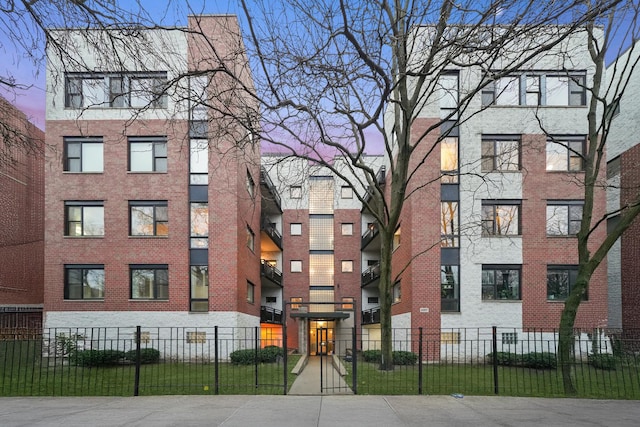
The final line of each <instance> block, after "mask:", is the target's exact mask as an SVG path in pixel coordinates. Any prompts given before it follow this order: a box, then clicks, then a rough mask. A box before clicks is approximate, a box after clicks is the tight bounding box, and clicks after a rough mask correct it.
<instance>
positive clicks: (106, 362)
mask: <svg viewBox="0 0 640 427" xmlns="http://www.w3.org/2000/svg"><path fill="white" fill-rule="evenodd" d="M123 357H124V352H123V351H120V350H82V351H78V352H76V354H75V356H74V359H75V362H76V365H78V366H83V367H85V368H89V367H97V366H112V365H117V364H118V363H119V362H120V359H122V358H123Z"/></svg>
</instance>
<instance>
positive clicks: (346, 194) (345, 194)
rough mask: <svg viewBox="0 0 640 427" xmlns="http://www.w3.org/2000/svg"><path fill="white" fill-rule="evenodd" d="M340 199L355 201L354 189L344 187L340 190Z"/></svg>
mask: <svg viewBox="0 0 640 427" xmlns="http://www.w3.org/2000/svg"><path fill="white" fill-rule="evenodd" d="M340 197H341V198H343V199H353V188H351V187H349V186H348V185H343V186H342V187H341V188H340Z"/></svg>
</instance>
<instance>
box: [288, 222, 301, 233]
mask: <svg viewBox="0 0 640 427" xmlns="http://www.w3.org/2000/svg"><path fill="white" fill-rule="evenodd" d="M290 227H291V229H290V234H291V235H292V236H300V235H302V224H300V223H299V222H292V223H291V226H290Z"/></svg>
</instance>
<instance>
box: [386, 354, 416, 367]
mask: <svg viewBox="0 0 640 427" xmlns="http://www.w3.org/2000/svg"><path fill="white" fill-rule="evenodd" d="M392 355H393V364H394V365H415V364H416V362H417V361H418V355H417V354H415V353H412V352H410V351H394V352H393V353H392Z"/></svg>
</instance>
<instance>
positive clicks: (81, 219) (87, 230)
mask: <svg viewBox="0 0 640 427" xmlns="http://www.w3.org/2000/svg"><path fill="white" fill-rule="evenodd" d="M64 205H65V230H64V235H65V236H73V237H76V236H104V204H103V202H102V201H95V202H93V201H92V202H88V201H78V202H75V201H73V202H64Z"/></svg>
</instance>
